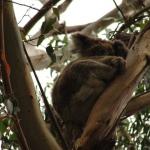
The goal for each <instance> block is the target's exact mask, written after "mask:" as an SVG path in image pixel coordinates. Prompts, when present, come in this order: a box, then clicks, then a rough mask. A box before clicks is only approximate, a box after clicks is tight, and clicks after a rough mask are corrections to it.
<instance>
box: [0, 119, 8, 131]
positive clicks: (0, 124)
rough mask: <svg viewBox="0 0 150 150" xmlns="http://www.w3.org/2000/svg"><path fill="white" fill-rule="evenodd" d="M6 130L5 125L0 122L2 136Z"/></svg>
mask: <svg viewBox="0 0 150 150" xmlns="http://www.w3.org/2000/svg"><path fill="white" fill-rule="evenodd" d="M6 130H7V126H6V125H5V123H4V122H3V121H2V122H0V133H1V134H3V133H4V132H5V131H6Z"/></svg>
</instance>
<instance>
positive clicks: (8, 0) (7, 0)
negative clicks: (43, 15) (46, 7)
mask: <svg viewBox="0 0 150 150" xmlns="http://www.w3.org/2000/svg"><path fill="white" fill-rule="evenodd" d="M5 2H8V3H13V4H17V5H20V6H24V7H28V8H31V9H34V10H37V11H39V9H38V8H35V7H32V6H29V5H26V4H21V3H17V2H14V1H13V2H12V1H10V0H6V1H5Z"/></svg>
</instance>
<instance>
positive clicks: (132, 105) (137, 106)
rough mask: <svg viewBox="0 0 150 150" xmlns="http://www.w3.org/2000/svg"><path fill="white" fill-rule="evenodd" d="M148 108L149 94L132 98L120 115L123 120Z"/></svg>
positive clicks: (149, 103) (149, 102)
mask: <svg viewBox="0 0 150 150" xmlns="http://www.w3.org/2000/svg"><path fill="white" fill-rule="evenodd" d="M148 106H150V92H146V93H143V94H141V95H138V96H135V97H133V98H132V99H131V100H130V102H129V103H128V105H127V107H126V108H125V110H124V112H123V114H122V116H123V119H125V118H127V117H129V116H131V115H133V114H135V113H137V112H139V111H140V110H142V109H144V108H146V107H148ZM121 120H122V119H121Z"/></svg>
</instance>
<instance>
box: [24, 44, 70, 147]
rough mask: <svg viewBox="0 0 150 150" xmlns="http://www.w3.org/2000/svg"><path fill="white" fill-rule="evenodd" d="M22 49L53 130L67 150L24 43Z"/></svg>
mask: <svg viewBox="0 0 150 150" xmlns="http://www.w3.org/2000/svg"><path fill="white" fill-rule="evenodd" d="M23 48H24V53H25V55H26V57H27V60H28V63H29V65H30V67H31V70H32V71H33V74H34V77H35V79H36V81H37V84H38V86H39V89H40V91H41V95H42V97H43V102H44V104H45V107H46V109H47V112H48V115H49V116H50V118H51V119H52V123H53V125H54V126H55V128H56V130H57V133H58V135H59V138H60V140H61V141H62V146H63V148H64V150H68V144H67V143H66V141H65V139H64V137H63V134H62V132H61V129H60V127H59V125H58V122H57V120H56V117H55V115H54V113H53V110H52V108H51V107H50V105H49V103H48V100H47V98H46V96H45V93H44V90H43V88H42V86H41V83H40V81H39V78H38V76H37V74H36V72H35V69H34V67H33V64H32V62H31V59H30V57H29V55H28V53H27V50H26V48H25V45H24V43H23Z"/></svg>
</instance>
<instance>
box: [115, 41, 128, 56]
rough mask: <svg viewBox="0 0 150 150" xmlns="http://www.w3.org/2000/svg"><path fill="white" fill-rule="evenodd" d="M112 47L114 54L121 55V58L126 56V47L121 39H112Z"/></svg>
mask: <svg viewBox="0 0 150 150" xmlns="http://www.w3.org/2000/svg"><path fill="white" fill-rule="evenodd" d="M113 49H114V52H115V55H116V56H121V57H123V58H126V57H127V54H128V48H127V47H126V46H125V44H124V43H123V42H122V41H120V40H116V41H114V42H113Z"/></svg>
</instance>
